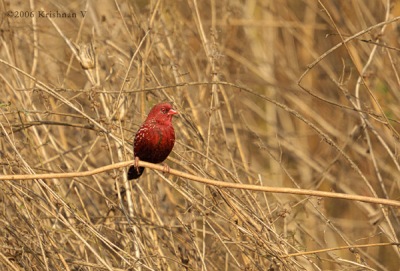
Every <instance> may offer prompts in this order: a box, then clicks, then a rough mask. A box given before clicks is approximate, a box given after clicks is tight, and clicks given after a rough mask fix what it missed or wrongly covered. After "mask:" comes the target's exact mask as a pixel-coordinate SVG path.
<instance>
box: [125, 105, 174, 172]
mask: <svg viewBox="0 0 400 271" xmlns="http://www.w3.org/2000/svg"><path fill="white" fill-rule="evenodd" d="M175 114H178V112H177V111H176V110H174V109H173V108H172V106H171V104H170V103H160V104H157V105H155V106H154V107H153V108H152V109H151V110H150V113H149V115H148V116H147V119H146V120H145V121H144V122H143V124H142V126H140V128H139V130H138V131H137V132H136V135H135V139H134V143H133V152H134V155H135V160H136V161H138V160H142V161H146V162H150V163H155V164H158V163H161V162H163V161H164V160H165V159H167V157H168V155H169V154H170V153H171V151H172V148H173V147H174V144H175V131H174V126H172V117H173V116H174V115H175ZM143 171H144V167H137V165H133V166H131V167H130V168H129V170H128V180H132V179H137V178H139V177H140V175H142V173H143Z"/></svg>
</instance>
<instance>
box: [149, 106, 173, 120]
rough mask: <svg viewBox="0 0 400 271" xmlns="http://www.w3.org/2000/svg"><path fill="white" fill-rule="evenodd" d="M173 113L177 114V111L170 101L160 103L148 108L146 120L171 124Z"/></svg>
mask: <svg viewBox="0 0 400 271" xmlns="http://www.w3.org/2000/svg"><path fill="white" fill-rule="evenodd" d="M175 114H178V111H176V110H175V109H173V108H172V105H171V104H170V103H160V104H157V105H155V106H154V107H153V108H152V109H151V110H150V113H149V116H148V117H147V120H155V121H156V122H157V123H160V124H171V122H172V117H173V116H174V115H175Z"/></svg>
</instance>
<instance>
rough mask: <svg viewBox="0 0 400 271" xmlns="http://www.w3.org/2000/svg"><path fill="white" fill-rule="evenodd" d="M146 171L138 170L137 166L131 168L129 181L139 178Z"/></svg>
mask: <svg viewBox="0 0 400 271" xmlns="http://www.w3.org/2000/svg"><path fill="white" fill-rule="evenodd" d="M143 171H144V167H139V168H136V167H135V166H131V167H130V168H129V169H128V180H133V179H137V178H139V177H140V176H141V175H142V174H143Z"/></svg>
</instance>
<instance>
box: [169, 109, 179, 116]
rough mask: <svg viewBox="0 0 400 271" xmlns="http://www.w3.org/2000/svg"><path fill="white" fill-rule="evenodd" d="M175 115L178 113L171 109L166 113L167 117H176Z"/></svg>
mask: <svg viewBox="0 0 400 271" xmlns="http://www.w3.org/2000/svg"><path fill="white" fill-rule="evenodd" d="M176 114H179V112H178V111H176V110H174V109H172V108H171V109H170V110H169V111H168V115H176Z"/></svg>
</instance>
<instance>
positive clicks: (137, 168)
mask: <svg viewBox="0 0 400 271" xmlns="http://www.w3.org/2000/svg"><path fill="white" fill-rule="evenodd" d="M139 161H140V159H139V157H138V156H135V163H133V166H134V167H135V169H136V171H137V173H138V174H140V171H139Z"/></svg>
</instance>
